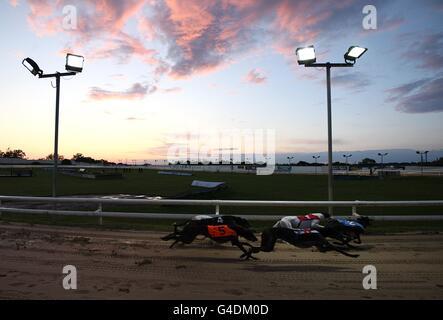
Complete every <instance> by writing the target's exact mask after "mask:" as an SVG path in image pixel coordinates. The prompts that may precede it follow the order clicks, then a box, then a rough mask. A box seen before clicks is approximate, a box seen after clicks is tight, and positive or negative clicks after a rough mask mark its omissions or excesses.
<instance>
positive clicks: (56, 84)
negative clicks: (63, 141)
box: [39, 72, 76, 197]
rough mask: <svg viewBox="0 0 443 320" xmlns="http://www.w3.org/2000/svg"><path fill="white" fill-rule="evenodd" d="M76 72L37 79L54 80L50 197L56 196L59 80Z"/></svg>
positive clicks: (44, 75) (48, 75) (49, 75)
mask: <svg viewBox="0 0 443 320" xmlns="http://www.w3.org/2000/svg"><path fill="white" fill-rule="evenodd" d="M74 75H76V72H63V73H60V72H56V73H53V74H43V75H41V76H39V78H55V89H56V93H55V129H54V131H55V132H54V155H53V159H54V167H53V170H52V196H53V197H56V196H57V170H58V127H59V114H60V112H59V110H60V78H61V77H67V76H74Z"/></svg>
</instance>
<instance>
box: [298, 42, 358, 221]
mask: <svg viewBox="0 0 443 320" xmlns="http://www.w3.org/2000/svg"><path fill="white" fill-rule="evenodd" d="M366 51H367V49H366V48H362V47H358V46H352V47H350V48H349V49H348V51H347V52H346V53H345V55H344V59H345V63H330V62H327V63H316V56H315V50H314V47H313V46H309V47H304V48H298V49H297V50H296V54H297V56H298V63H299V64H302V65H304V66H305V67H309V68H326V98H327V107H328V200H329V201H332V200H333V199H334V193H333V179H334V177H333V171H332V107H331V104H332V103H331V68H350V67H353V66H354V63H355V61H356V60H357V59H358V58H360V57H361V56H362V55H363V54H364V53H365V52H366ZM328 212H329V214H330V215H331V216H332V215H333V208H332V207H329V208H328Z"/></svg>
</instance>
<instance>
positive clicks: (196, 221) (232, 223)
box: [162, 215, 257, 259]
mask: <svg viewBox="0 0 443 320" xmlns="http://www.w3.org/2000/svg"><path fill="white" fill-rule="evenodd" d="M198 235H203V236H205V237H207V238H209V239H211V240H213V241H215V242H217V243H226V242H231V244H232V245H233V246H237V247H238V248H239V249H240V250H241V251H243V254H242V255H241V256H240V258H241V259H243V258H245V259H249V258H251V259H255V258H254V257H253V256H252V255H251V253H252V252H251V251H250V250H249V251H248V250H246V248H245V247H244V246H248V247H249V248H252V246H251V245H250V244H249V243H247V242H241V241H240V240H239V237H243V238H245V239H246V240H249V241H257V238H256V236H255V235H254V230H253V229H252V228H251V226H250V224H249V222H248V221H247V220H246V219H243V218H240V217H236V216H216V217H211V216H206V215H200V216H196V217H194V218H193V219H191V220H187V221H185V222H184V223H182V224H174V232H172V233H171V234H169V235H167V236H165V237H163V238H162V240H165V241H168V240H174V242H173V243H172V244H171V246H170V248H172V247H174V245H175V244H177V243H179V242H182V243H186V244H189V243H192V242H193V241H194V240H195V238H196V237H197V236H198Z"/></svg>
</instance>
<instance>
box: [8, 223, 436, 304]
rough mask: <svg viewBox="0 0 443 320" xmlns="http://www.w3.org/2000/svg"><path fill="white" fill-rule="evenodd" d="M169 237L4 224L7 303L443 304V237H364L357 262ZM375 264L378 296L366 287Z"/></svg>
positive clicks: (285, 248)
mask: <svg viewBox="0 0 443 320" xmlns="http://www.w3.org/2000/svg"><path fill="white" fill-rule="evenodd" d="M164 234H165V233H162V232H146V231H99V230H95V229H92V228H88V229H80V228H71V227H49V226H29V225H25V224H23V225H21V224H5V223H0V299H313V298H314V299H315V298H322V299H323V298H324V299H424V298H426V299H442V298H443V235H441V234H401V235H386V236H366V237H364V239H363V241H364V250H361V251H358V253H360V257H359V258H356V259H352V258H347V257H344V256H341V255H339V254H337V253H333V252H328V253H319V252H316V251H313V250H310V249H296V248H294V247H290V246H288V245H286V244H284V243H280V244H278V245H277V246H276V251H275V252H272V253H260V254H258V255H257V257H259V258H260V260H259V261H240V260H239V259H238V257H239V255H240V251H239V250H238V249H236V248H234V247H231V246H229V245H223V246H220V245H214V244H212V243H210V242H209V241H207V240H203V241H196V242H194V244H192V245H188V246H177V247H176V248H174V249H169V248H168V245H169V243H166V242H163V241H161V240H159V237H160V236H162V235H164ZM368 264H372V265H374V266H376V268H377V275H378V289H377V290H364V289H363V287H362V280H363V277H364V275H363V274H362V269H363V267H364V266H365V265H368ZM64 265H74V266H76V268H77V273H78V288H77V290H64V289H63V287H62V279H63V277H64V276H65V275H64V274H62V268H63V266H64Z"/></svg>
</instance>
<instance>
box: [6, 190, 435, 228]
mask: <svg viewBox="0 0 443 320" xmlns="http://www.w3.org/2000/svg"><path fill="white" fill-rule="evenodd" d="M8 201H12V202H32V203H46V204H48V203H53V204H57V203H64V204H66V203H79V204H96V205H97V210H95V211H78V210H57V209H32V208H14V207H11V206H9V207H8V206H5V204H6V203H5V202H8ZM103 205H112V206H115V205H143V206H158V205H180V206H211V207H214V214H215V215H218V214H220V212H221V210H220V209H221V208H222V207H294V208H295V207H325V208H326V207H349V208H352V212H355V211H356V210H357V208H359V207H406V206H407V207H411V206H412V207H423V206H426V207H429V206H435V207H443V200H422V201H359V200H355V201H253V200H173V199H103V198H74V197H70V198H67V197H65V198H63V197H60V198H52V197H21V196H0V215H1V212H9V213H18V214H19V213H30V214H49V215H67V216H95V217H98V218H99V223H100V224H102V222H103V217H117V218H143V219H189V218H191V217H192V216H194V215H195V214H184V213H142V212H104V211H103V210H102V208H103ZM202 214H208V212H202ZM239 216H241V217H245V218H248V219H250V220H265V221H273V220H278V219H280V218H281V217H282V216H284V215H257V214H255V215H252V214H251V215H249V214H248V215H239ZM370 217H371V218H372V219H374V220H384V221H420V220H421V221H423V220H426V221H437V220H442V221H443V215H413V216H412V215H403V216H370Z"/></svg>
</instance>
